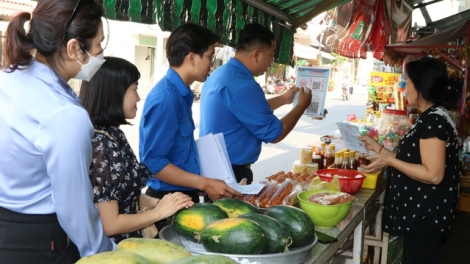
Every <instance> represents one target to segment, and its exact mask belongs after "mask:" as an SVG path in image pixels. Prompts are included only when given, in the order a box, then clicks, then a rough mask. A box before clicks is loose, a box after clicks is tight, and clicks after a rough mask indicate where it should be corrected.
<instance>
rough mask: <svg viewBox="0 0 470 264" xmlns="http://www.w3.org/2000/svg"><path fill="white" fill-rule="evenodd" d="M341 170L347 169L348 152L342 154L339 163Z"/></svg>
mask: <svg viewBox="0 0 470 264" xmlns="http://www.w3.org/2000/svg"><path fill="white" fill-rule="evenodd" d="M341 169H343V170H347V169H349V151H344V152H343V161H342V163H341Z"/></svg>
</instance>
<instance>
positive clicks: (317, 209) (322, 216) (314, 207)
mask: <svg viewBox="0 0 470 264" xmlns="http://www.w3.org/2000/svg"><path fill="white" fill-rule="evenodd" d="M322 192H328V193H340V192H335V191H325V190H311V191H304V192H301V193H299V195H298V196H297V198H298V199H299V205H300V209H302V210H303V211H304V212H305V213H306V214H307V215H308V216H309V217H310V219H312V222H313V224H314V225H315V227H322V228H331V227H334V226H335V225H336V224H338V223H339V222H341V221H342V220H343V219H344V218H345V217H346V215H347V214H348V213H349V209H350V208H351V202H347V203H342V204H335V205H321V204H316V203H311V202H309V201H307V199H308V197H310V196H311V195H312V194H315V193H322Z"/></svg>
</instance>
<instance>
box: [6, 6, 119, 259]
mask: <svg viewBox="0 0 470 264" xmlns="http://www.w3.org/2000/svg"><path fill="white" fill-rule="evenodd" d="M103 15H104V11H103V8H102V6H101V5H100V4H98V3H97V2H95V1H93V0H42V1H38V4H37V6H36V8H35V9H34V11H33V12H32V13H25V12H23V13H19V14H18V15H16V16H15V17H14V18H13V19H12V20H11V21H10V23H9V25H8V28H7V32H6V38H5V47H4V58H5V61H6V64H5V67H4V68H3V69H2V70H1V71H0V127H1V129H0V183H1V184H0V241H1V243H0V262H1V263H2V264H5V263H6V264H9V263H75V262H76V261H77V260H78V259H79V258H80V256H81V257H84V256H87V255H91V254H95V253H98V252H102V251H110V250H113V248H114V247H115V244H114V243H113V242H112V241H111V240H110V239H109V238H108V237H107V236H106V234H105V232H104V230H103V225H102V222H101V219H100V216H99V212H98V209H97V208H96V206H95V205H94V203H93V191H92V189H91V188H90V186H91V185H90V179H89V174H88V172H89V166H90V164H91V160H92V148H91V138H92V136H93V133H94V130H93V125H92V124H91V122H90V118H89V116H88V113H87V112H86V110H85V109H84V108H83V107H82V106H81V105H80V102H79V100H78V97H77V96H76V95H75V94H74V92H73V91H72V89H71V87H70V86H69V85H68V84H67V82H68V81H69V80H70V79H71V78H74V77H77V78H80V79H84V80H89V79H91V77H92V76H93V75H94V73H95V72H96V71H97V70H98V69H99V67H100V66H101V64H103V62H104V61H103V59H102V53H103V48H102V47H101V42H102V41H103V39H104V37H103V25H102V17H103Z"/></svg>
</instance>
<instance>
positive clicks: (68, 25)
mask: <svg viewBox="0 0 470 264" xmlns="http://www.w3.org/2000/svg"><path fill="white" fill-rule="evenodd" d="M80 2H81V0H78V1H77V4H76V5H75V8H74V9H73V11H72V16H71V17H70V20H69V22H68V23H67V27H66V28H65V31H67V30H69V27H70V24H72V20H73V18H74V17H75V15H76V13H77V8H78V5H79V4H80Z"/></svg>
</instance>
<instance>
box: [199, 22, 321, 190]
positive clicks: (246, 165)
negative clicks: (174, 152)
mask: <svg viewBox="0 0 470 264" xmlns="http://www.w3.org/2000/svg"><path fill="white" fill-rule="evenodd" d="M275 50H276V42H275V41H274V34H273V33H272V32H271V30H269V29H268V28H266V27H264V26H262V25H260V24H248V25H246V26H245V27H244V28H243V29H242V30H241V31H240V34H239V36H238V45H237V49H236V52H235V57H234V58H231V59H230V61H229V62H228V63H227V64H225V65H223V66H221V67H219V68H217V70H215V71H214V72H213V73H212V74H211V76H210V77H209V78H208V79H207V81H206V82H205V83H204V89H202V94H201V123H200V126H199V129H200V136H204V135H207V134H209V133H214V134H215V133H220V132H222V133H223V134H224V138H225V143H226V145H227V150H228V154H229V158H230V162H231V163H232V168H233V171H234V173H235V177H236V178H237V181H240V180H241V179H243V178H247V179H248V183H251V182H252V181H253V172H252V171H251V169H250V166H251V164H252V163H254V162H255V161H256V160H258V157H259V154H260V153H261V143H262V142H265V143H277V142H279V141H281V140H282V139H284V138H285V137H286V136H287V134H289V132H290V131H291V130H292V129H293V128H294V126H295V124H297V121H298V120H299V118H300V117H301V116H302V114H303V112H304V111H305V109H306V108H307V107H308V106H309V105H310V102H311V98H312V93H311V91H310V90H309V89H305V91H300V92H299V97H298V104H297V105H296V106H295V107H294V108H293V109H292V110H291V111H290V112H289V113H288V114H287V115H286V116H285V117H283V118H282V119H280V120H279V119H278V118H277V117H276V116H275V115H274V112H273V110H275V109H276V108H278V107H280V106H282V105H284V104H290V103H292V101H293V98H294V95H295V92H296V91H298V90H299V89H298V88H292V89H290V90H288V91H287V92H286V93H284V94H282V95H280V96H277V97H274V98H271V99H269V100H266V97H265V95H264V93H263V90H262V88H261V87H260V85H259V84H258V83H257V82H256V81H255V79H254V77H253V76H259V75H262V74H263V73H264V72H266V69H267V68H268V67H269V66H270V65H271V63H272V61H273V56H274V51H275Z"/></svg>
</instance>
